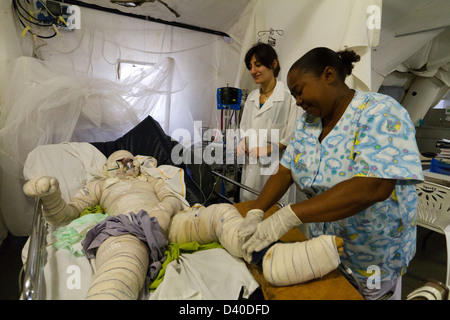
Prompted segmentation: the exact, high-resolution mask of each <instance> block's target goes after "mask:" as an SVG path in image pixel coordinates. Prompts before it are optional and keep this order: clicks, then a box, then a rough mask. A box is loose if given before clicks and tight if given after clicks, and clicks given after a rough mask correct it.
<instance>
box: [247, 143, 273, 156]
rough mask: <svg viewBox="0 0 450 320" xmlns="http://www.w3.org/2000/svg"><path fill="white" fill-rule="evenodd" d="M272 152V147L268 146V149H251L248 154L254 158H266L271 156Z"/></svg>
mask: <svg viewBox="0 0 450 320" xmlns="http://www.w3.org/2000/svg"><path fill="white" fill-rule="evenodd" d="M271 152H272V146H271V145H268V146H267V147H256V148H252V149H250V151H249V152H248V154H249V156H250V157H252V158H259V157H266V156H268V155H270V153H271Z"/></svg>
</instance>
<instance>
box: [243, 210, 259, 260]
mask: <svg viewBox="0 0 450 320" xmlns="http://www.w3.org/2000/svg"><path fill="white" fill-rule="evenodd" d="M263 217H264V211H262V210H261V209H252V210H250V211H249V212H247V215H246V216H245V219H244V220H243V221H242V224H241V226H240V227H239V229H238V239H239V246H240V247H241V248H242V246H243V245H244V243H246V242H247V240H248V239H250V237H251V236H252V235H253V234H254V233H255V231H256V228H257V227H258V224H259V223H260V222H261V221H262V220H263ZM243 256H244V259H245V261H247V262H250V261H251V260H252V256H251V254H250V255H248V254H246V252H245V251H243Z"/></svg>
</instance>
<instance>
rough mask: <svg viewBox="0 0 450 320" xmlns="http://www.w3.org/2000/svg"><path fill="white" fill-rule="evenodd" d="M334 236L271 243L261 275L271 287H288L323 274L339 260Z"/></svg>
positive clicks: (329, 270)
mask: <svg viewBox="0 0 450 320" xmlns="http://www.w3.org/2000/svg"><path fill="white" fill-rule="evenodd" d="M334 238H335V237H334V236H329V235H322V236H319V237H317V238H313V239H311V240H308V241H302V242H294V243H277V244H275V245H273V246H272V247H271V248H270V249H269V250H268V251H267V253H266V254H265V255H264V258H263V273H264V278H265V279H266V280H267V281H268V282H269V283H270V284H272V285H274V286H289V285H293V284H297V283H303V282H307V281H309V280H312V279H317V278H321V277H323V276H325V275H326V274H328V273H330V272H331V271H333V270H335V269H336V268H337V267H338V266H339V263H340V258H339V254H338V251H337V249H336V243H335V241H334Z"/></svg>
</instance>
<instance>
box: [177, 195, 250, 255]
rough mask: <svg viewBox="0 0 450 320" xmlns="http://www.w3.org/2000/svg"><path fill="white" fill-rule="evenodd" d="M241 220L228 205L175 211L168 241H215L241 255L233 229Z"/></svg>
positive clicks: (235, 211) (232, 252)
mask: <svg viewBox="0 0 450 320" xmlns="http://www.w3.org/2000/svg"><path fill="white" fill-rule="evenodd" d="M243 221H244V219H243V218H242V216H241V215H240V213H239V211H237V209H236V208H235V207H233V206H232V205H229V204H214V205H211V206H209V207H206V208H201V209H193V210H191V211H187V212H179V213H178V214H176V215H175V216H174V217H173V219H172V223H171V226H170V230H169V242H176V243H187V242H198V243H200V244H207V243H211V242H214V241H219V242H220V244H221V245H222V246H223V247H224V248H225V249H226V250H227V251H228V252H229V253H230V254H232V255H233V256H236V257H242V250H241V247H240V245H239V240H238V233H237V230H238V228H239V226H240V225H241V223H242V222H243Z"/></svg>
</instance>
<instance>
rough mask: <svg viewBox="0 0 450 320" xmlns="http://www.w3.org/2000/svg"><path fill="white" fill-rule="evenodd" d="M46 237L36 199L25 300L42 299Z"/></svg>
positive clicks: (237, 183) (24, 289) (23, 297)
mask: <svg viewBox="0 0 450 320" xmlns="http://www.w3.org/2000/svg"><path fill="white" fill-rule="evenodd" d="M212 174H213V175H215V176H217V177H218V178H219V179H223V180H224V181H227V182H229V183H232V184H234V185H236V186H237V187H239V188H242V189H245V190H247V191H249V192H251V193H253V194H256V195H259V192H258V191H256V190H254V189H252V188H250V187H247V186H246V185H243V184H241V183H239V182H236V181H234V180H232V179H230V178H227V177H226V176H224V175H222V174H220V173H217V172H215V171H212ZM214 193H215V194H216V195H217V196H219V197H220V198H221V199H222V200H224V201H226V202H228V203H231V204H234V203H235V202H234V201H232V200H230V199H228V198H227V197H225V196H224V195H222V194H219V193H218V192H216V191H214ZM277 205H278V206H279V207H283V206H284V204H282V203H279V202H278V203H277ZM46 237H47V224H46V222H45V221H44V218H43V217H42V203H41V199H36V202H35V209H34V217H33V228H32V231H31V235H30V239H29V247H28V253H27V259H26V264H25V268H24V273H23V279H22V299H24V300H41V299H43V297H42V293H41V292H42V291H41V289H42V288H43V283H44V279H43V274H42V272H43V268H44V266H45V262H46Z"/></svg>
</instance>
